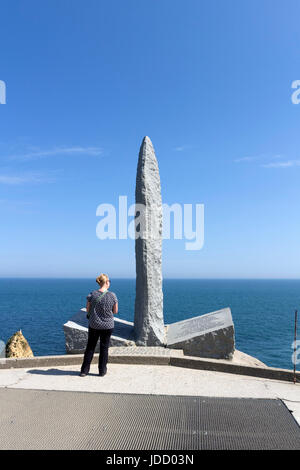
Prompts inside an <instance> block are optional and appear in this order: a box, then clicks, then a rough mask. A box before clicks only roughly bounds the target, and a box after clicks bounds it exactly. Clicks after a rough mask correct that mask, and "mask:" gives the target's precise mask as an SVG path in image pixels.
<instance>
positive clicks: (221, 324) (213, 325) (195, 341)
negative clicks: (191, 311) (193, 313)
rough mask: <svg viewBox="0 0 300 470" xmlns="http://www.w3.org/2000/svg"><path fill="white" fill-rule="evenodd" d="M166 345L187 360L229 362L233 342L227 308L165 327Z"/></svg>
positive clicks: (232, 327)
mask: <svg viewBox="0 0 300 470" xmlns="http://www.w3.org/2000/svg"><path fill="white" fill-rule="evenodd" d="M166 345H167V347H168V348H172V349H182V350H183V352H184V354H185V355H188V356H199V357H207V358H212V359H231V358H232V357H233V353H234V349H235V341H234V326H233V321H232V316H231V311H230V308H225V309H223V310H218V311H216V312H211V313H207V314H206V315H201V316H199V317H193V318H189V319H188V320H183V321H180V322H177V323H172V324H170V325H168V326H167V331H166Z"/></svg>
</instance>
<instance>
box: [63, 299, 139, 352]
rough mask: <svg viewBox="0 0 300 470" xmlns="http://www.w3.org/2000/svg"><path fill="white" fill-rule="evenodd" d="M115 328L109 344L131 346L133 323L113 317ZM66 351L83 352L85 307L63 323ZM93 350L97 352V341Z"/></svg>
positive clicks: (85, 327) (85, 324)
mask: <svg viewBox="0 0 300 470" xmlns="http://www.w3.org/2000/svg"><path fill="white" fill-rule="evenodd" d="M114 320H115V328H114V331H113V334H112V336H111V337H110V346H133V345H134V344H135V343H134V339H133V338H134V331H133V323H132V322H128V321H125V320H121V319H120V318H116V317H115V319H114ZM63 327H64V334H65V340H66V352H67V353H69V354H83V353H84V351H85V348H86V345H87V340H88V319H87V318H86V309H85V308H82V309H81V310H79V312H77V313H76V314H75V315H73V317H72V318H71V319H70V320H69V321H68V322H67V323H65V324H64V326H63ZM95 352H99V342H98V344H97V347H96V350H95Z"/></svg>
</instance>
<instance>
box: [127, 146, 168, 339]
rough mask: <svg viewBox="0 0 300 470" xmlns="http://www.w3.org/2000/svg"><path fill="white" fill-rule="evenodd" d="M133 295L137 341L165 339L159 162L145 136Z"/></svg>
mask: <svg viewBox="0 0 300 470" xmlns="http://www.w3.org/2000/svg"><path fill="white" fill-rule="evenodd" d="M135 203H136V212H135V257H136V297H135V313H134V334H135V341H136V344H137V345H140V346H160V345H162V344H163V343H164V331H165V329H164V319H163V291H162V200H161V186H160V176H159V169H158V163H157V160H156V156H155V152H154V148H153V145H152V142H151V140H150V139H149V137H144V139H143V142H142V145H141V148H140V153H139V160H138V166H137V175H136V189H135Z"/></svg>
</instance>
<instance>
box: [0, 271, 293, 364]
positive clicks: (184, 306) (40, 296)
mask: <svg viewBox="0 0 300 470" xmlns="http://www.w3.org/2000/svg"><path fill="white" fill-rule="evenodd" d="M96 288H98V286H97V284H96V283H95V280H94V279H12V278H10V279H4V278H1V279H0V318H1V322H0V340H2V341H4V342H5V343H6V342H7V340H8V339H9V338H10V337H11V336H12V335H13V334H14V333H15V332H16V331H18V330H20V329H21V330H22V333H23V334H24V336H25V338H26V339H27V340H28V342H29V344H30V347H31V349H32V351H33V353H34V355H35V356H51V355H58V354H66V350H65V338H64V332H63V324H64V323H66V322H67V321H68V320H69V319H70V317H71V316H72V315H73V314H74V313H76V312H77V311H78V310H79V309H80V308H82V307H85V304H86V296H87V295H88V294H89V293H90V292H91V291H92V290H94V289H96ZM110 290H111V291H112V292H115V294H116V295H117V297H118V301H119V314H118V316H119V318H121V319H124V320H128V321H133V317H134V301H135V279H113V278H111V287H110ZM163 294H164V322H165V324H168V323H174V322H177V321H180V320H185V319H187V318H192V317H195V316H198V315H203V314H206V313H209V312H213V311H216V310H220V309H222V308H225V307H230V309H231V313H232V318H233V322H234V328H235V341H236V349H238V350H240V351H243V352H244V353H247V354H250V355H251V356H254V357H256V358H258V359H259V360H261V361H262V362H264V363H265V364H266V365H267V366H270V367H280V368H284V369H293V367H294V363H293V358H294V354H293V341H294V329H295V328H294V327H295V310H297V309H298V310H299V311H300V280H266V279H264V280H245V279H243V280H235V279H226V280H224V279H207V280H205V279H182V280H181V279H164V280H163ZM299 330H300V327H298V331H299ZM299 344H300V343H299ZM297 353H298V358H299V352H298V350H297ZM296 357H297V356H296ZM298 367H299V368H300V366H298ZM297 370H298V369H297Z"/></svg>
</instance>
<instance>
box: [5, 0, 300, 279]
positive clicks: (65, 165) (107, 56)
mask: <svg viewBox="0 0 300 470" xmlns="http://www.w3.org/2000/svg"><path fill="white" fill-rule="evenodd" d="M299 14H300V4H299V1H283V0H282V1H275V0H270V1H267V0H243V1H238V0H235V1H232V0H227V1H222V0H219V1H211V0H209V1H208V0H207V1H204V0H188V1H183V0H109V1H108V0H107V1H103V0H85V1H83V0H64V1H61V0H43V1H40V0H26V2H25V1H17V0H13V1H11V0H3V1H2V2H1V6H0V17H1V28H0V52H1V53H0V80H2V81H5V83H6V87H7V103H6V104H5V105H0V213H1V221H2V222H1V232H0V233H1V235H0V276H2V277H6V276H7V277H10V276H17V277H19V276H21V277H22V276H26V277H27V276H28V277H32V276H33V277H39V276H42V277H48V276H49V277H64V276H66V277H94V276H96V275H97V274H98V273H99V272H108V273H109V275H110V276H111V277H134V276H135V258H134V256H135V255H134V241H133V240H130V239H129V240H105V241H101V240H99V239H98V238H97V237H96V224H97V222H98V221H99V218H97V217H96V208H97V206H98V205H99V204H101V203H110V204H114V205H116V206H117V204H118V197H119V195H127V196H128V202H129V204H132V203H133V202H134V191H135V178H136V167H137V158H138V151H139V147H140V144H141V141H142V138H143V137H144V136H145V135H148V136H149V137H150V138H151V140H152V142H153V144H154V147H155V150H156V155H157V159H158V163H159V169H160V177H161V185H162V198H163V202H165V203H168V204H172V203H179V204H188V203H190V204H196V203H203V204H204V205H205V244H204V247H203V249H202V250H200V251H187V250H185V241H184V240H164V242H163V275H164V277H178V278H180V277H187V278H188V277H199V278H214V277H216V278H232V277H233V278H299V277H300V252H299V244H300V222H299V200H300V197H299V196H300V154H299V139H300V132H299V130H300V129H299V128H300V104H299V105H295V104H293V103H292V101H291V95H292V92H293V90H292V88H291V84H292V82H293V81H294V80H297V79H300V45H299V44H300V40H299V39H300V32H299Z"/></svg>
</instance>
